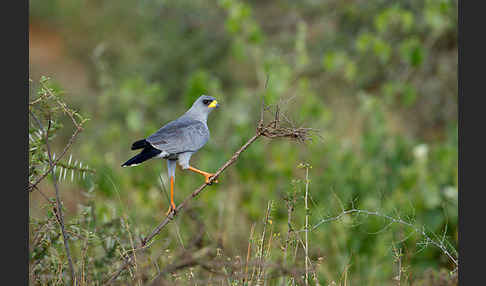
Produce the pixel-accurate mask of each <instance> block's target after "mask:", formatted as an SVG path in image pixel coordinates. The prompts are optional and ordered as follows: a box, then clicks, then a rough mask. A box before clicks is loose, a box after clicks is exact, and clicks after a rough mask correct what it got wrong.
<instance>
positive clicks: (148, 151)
mask: <svg viewBox="0 0 486 286" xmlns="http://www.w3.org/2000/svg"><path fill="white" fill-rule="evenodd" d="M160 153H162V151H160V150H158V149H155V148H154V147H152V146H150V145H149V146H147V147H145V148H144V149H143V150H142V152H140V153H139V154H138V155H136V156H134V157H132V158H131V159H130V160H128V161H126V162H125V163H123V165H121V166H122V167H131V166H137V165H139V164H140V163H142V162H144V161H147V160H148V159H152V158H153V157H155V156H157V155H159V154H160Z"/></svg>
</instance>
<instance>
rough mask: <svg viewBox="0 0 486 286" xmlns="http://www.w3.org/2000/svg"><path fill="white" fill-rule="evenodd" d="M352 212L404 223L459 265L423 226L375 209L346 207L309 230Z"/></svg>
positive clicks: (440, 242) (442, 244)
mask: <svg viewBox="0 0 486 286" xmlns="http://www.w3.org/2000/svg"><path fill="white" fill-rule="evenodd" d="M353 213H356V214H364V215H373V216H378V217H382V218H384V219H386V220H388V221H390V222H391V223H399V224H402V225H405V226H408V227H410V228H411V229H412V230H413V231H414V232H416V233H419V234H421V235H422V236H423V237H424V238H425V243H426V244H429V243H430V244H432V245H434V246H435V247H437V248H439V249H440V250H441V251H442V252H443V253H444V254H445V255H446V256H447V257H448V258H449V259H450V260H451V261H452V262H453V263H454V265H455V266H456V267H458V266H459V261H458V259H457V258H456V257H454V256H453V255H452V254H451V253H450V252H449V250H448V249H447V247H446V246H445V245H444V243H443V241H437V240H435V239H432V238H431V237H430V236H429V235H427V233H426V231H425V228H424V227H422V228H419V227H417V226H415V225H413V224H412V223H410V222H407V221H404V220H402V219H400V218H394V217H392V216H389V215H386V214H382V213H379V212H377V211H368V210H361V209H356V208H351V209H348V210H343V211H342V212H341V213H340V214H339V215H337V216H335V217H329V218H325V219H323V220H321V221H320V222H318V223H317V224H315V225H314V226H313V227H312V229H311V230H315V229H316V228H318V227H319V226H320V225H321V224H323V223H327V222H331V221H336V220H339V219H341V218H342V217H344V216H345V215H348V214H353Z"/></svg>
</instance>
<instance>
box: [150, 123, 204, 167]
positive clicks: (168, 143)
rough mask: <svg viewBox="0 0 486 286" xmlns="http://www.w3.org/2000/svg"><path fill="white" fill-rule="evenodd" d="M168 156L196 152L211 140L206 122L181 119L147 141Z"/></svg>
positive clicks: (163, 128) (169, 124) (160, 130)
mask: <svg viewBox="0 0 486 286" xmlns="http://www.w3.org/2000/svg"><path fill="white" fill-rule="evenodd" d="M146 140H147V141H148V142H149V143H150V144H151V145H152V146H153V147H154V148H157V149H159V150H161V151H162V152H165V153H167V156H165V157H168V156H171V155H176V154H179V153H184V152H196V151H197V150H199V149H200V148H201V147H203V146H204V145H205V144H206V142H207V141H208V140H209V129H208V127H207V125H206V124H205V123H204V122H201V121H198V120H194V119H188V118H183V117H181V118H179V119H177V120H174V121H172V122H169V123H168V124H166V125H165V126H163V127H162V128H160V129H159V130H158V131H157V132H155V133H154V134H152V135H150V136H149V137H147V139H146Z"/></svg>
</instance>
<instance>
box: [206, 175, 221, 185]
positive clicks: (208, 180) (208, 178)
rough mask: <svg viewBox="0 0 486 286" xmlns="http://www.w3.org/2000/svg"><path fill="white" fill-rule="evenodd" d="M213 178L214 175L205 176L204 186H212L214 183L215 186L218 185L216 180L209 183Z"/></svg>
mask: <svg viewBox="0 0 486 286" xmlns="http://www.w3.org/2000/svg"><path fill="white" fill-rule="evenodd" d="M213 176H214V175H210V176H207V177H206V184H208V185H212V184H213V183H215V184H217V183H218V180H213V181H212V182H211V178H212V177H213Z"/></svg>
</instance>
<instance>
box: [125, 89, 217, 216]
mask: <svg viewBox="0 0 486 286" xmlns="http://www.w3.org/2000/svg"><path fill="white" fill-rule="evenodd" d="M218 106H219V104H218V102H217V101H216V99H215V98H214V97H212V96H207V95H202V96H200V97H199V98H198V99H197V100H196V101H195V102H194V103H193V104H192V107H191V108H190V109H189V110H188V111H186V113H184V114H183V115H182V116H181V117H179V118H177V119H176V120H174V121H171V122H169V123H167V124H166V125H164V126H163V127H162V128H160V129H159V130H157V132H155V133H154V134H152V135H150V136H149V137H147V138H145V139H142V140H138V141H136V142H134V143H133V144H132V148H131V149H132V150H137V149H142V151H141V152H140V153H139V154H138V155H136V156H134V157H132V158H131V159H130V160H128V161H126V162H125V163H123V165H122V167H131V166H137V165H140V164H141V163H142V162H144V161H147V160H149V159H152V158H162V159H166V160H167V172H168V175H169V178H170V208H169V210H168V213H169V212H170V211H172V210H175V208H176V206H175V204H174V181H175V168H176V162H178V163H179V165H180V166H181V168H182V169H183V170H186V169H187V170H190V171H193V172H196V173H199V174H201V175H203V176H204V177H205V178H206V183H208V182H209V178H210V177H211V176H213V175H214V174H211V173H208V172H204V171H201V170H198V169H196V168H194V167H192V166H190V165H189V160H190V159H191V156H192V154H194V153H196V152H197V151H198V150H199V149H201V148H202V147H203V146H204V145H205V144H206V142H208V140H209V129H208V125H207V119H208V115H209V113H211V111H212V110H213V109H214V108H216V107H218ZM214 182H215V183H217V181H216V180H215V181H214Z"/></svg>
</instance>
